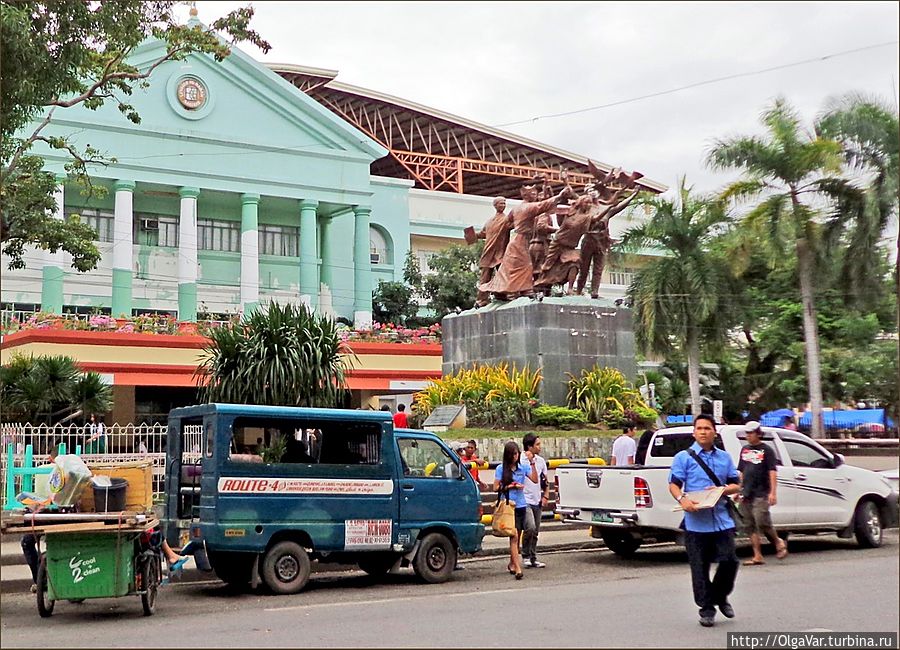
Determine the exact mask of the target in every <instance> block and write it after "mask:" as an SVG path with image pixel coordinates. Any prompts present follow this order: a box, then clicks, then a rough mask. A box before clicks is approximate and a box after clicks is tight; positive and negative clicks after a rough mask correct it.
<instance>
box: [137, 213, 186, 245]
mask: <svg viewBox="0 0 900 650" xmlns="http://www.w3.org/2000/svg"><path fill="white" fill-rule="evenodd" d="M134 216H135V219H134V227H135V231H134V242H135V243H136V244H143V245H144V246H166V247H169V248H177V247H178V218H177V217H167V216H163V215H159V214H144V213H136V214H135V215H134Z"/></svg>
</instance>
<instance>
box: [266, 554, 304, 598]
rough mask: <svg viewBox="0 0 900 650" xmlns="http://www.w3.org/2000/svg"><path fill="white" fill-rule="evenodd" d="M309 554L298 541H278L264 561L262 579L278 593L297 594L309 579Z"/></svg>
mask: <svg viewBox="0 0 900 650" xmlns="http://www.w3.org/2000/svg"><path fill="white" fill-rule="evenodd" d="M310 570H311V567H310V562H309V555H307V553H306V551H304V550H303V547H302V546H300V545H299V544H297V543H296V542H278V543H277V544H275V546H273V547H272V548H270V549H269V552H268V553H266V557H265V559H264V560H263V563H262V579H263V582H265V583H266V586H267V587H269V589H271V590H272V591H273V592H274V593H276V594H296V593H297V592H298V591H300V590H301V589H303V587H305V586H306V583H307V582H308V581H309V573H310Z"/></svg>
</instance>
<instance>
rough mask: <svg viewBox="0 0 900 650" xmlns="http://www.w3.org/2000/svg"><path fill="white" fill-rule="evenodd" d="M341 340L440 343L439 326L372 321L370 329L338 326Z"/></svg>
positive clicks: (436, 324)
mask: <svg viewBox="0 0 900 650" xmlns="http://www.w3.org/2000/svg"><path fill="white" fill-rule="evenodd" d="M338 327H339V329H338V331H339V334H340V337H341V340H343V341H360V342H363V343H440V342H441V326H440V324H438V323H435V324H434V325H430V326H429V327H399V326H397V325H394V324H393V323H372V329H370V330H353V329H350V328H349V327H347V326H346V325H340V326H338Z"/></svg>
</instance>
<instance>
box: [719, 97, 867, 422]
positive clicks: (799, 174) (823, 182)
mask: <svg viewBox="0 0 900 650" xmlns="http://www.w3.org/2000/svg"><path fill="white" fill-rule="evenodd" d="M761 121H762V123H763V125H764V126H765V127H766V129H767V131H768V133H767V134H766V137H765V138H760V137H755V136H741V137H735V138H727V139H724V140H717V141H716V142H715V143H714V145H713V147H712V149H711V150H710V153H709V155H708V157H707V164H708V165H709V166H711V167H712V168H714V169H719V170H724V169H740V170H743V171H744V178H742V179H741V180H739V181H737V182H735V183H732V184H731V185H729V186H728V187H727V188H726V189H725V190H724V192H723V193H722V198H723V199H735V200H740V199H752V198H758V197H762V201H761V202H760V203H759V204H758V205H757V206H756V207H755V208H753V209H752V210H751V211H750V212H749V213H748V214H747V215H746V216H745V217H744V222H745V224H746V225H747V226H748V227H750V228H751V229H756V230H758V231H762V232H764V233H765V234H766V241H767V243H768V245H769V248H770V252H771V253H772V254H773V255H774V256H776V257H777V256H781V255H783V254H784V250H785V248H786V247H787V246H789V245H792V246H793V248H794V252H795V254H796V256H797V274H798V279H799V285H800V302H801V304H802V307H803V338H804V342H805V348H806V349H805V352H806V372H807V385H808V388H809V400H810V407H811V410H812V435H813V437H814V438H822V437H824V435H825V429H824V426H823V422H822V378H821V369H820V362H819V332H818V325H817V322H816V307H815V300H814V294H815V290H816V286H815V284H816V283H815V272H816V268H815V267H816V257H817V255H819V254H820V253H821V252H822V247H823V228H822V224H821V223H820V222H821V217H820V214H819V213H818V212H817V209H816V208H815V207H813V204H814V202H816V201H819V202H821V201H822V200H823V199H825V200H830V201H831V202H832V204H833V205H838V204H845V205H846V204H848V203H853V202H856V201H859V200H860V197H861V192H860V191H859V190H858V189H857V188H856V187H854V186H853V185H852V184H851V183H850V182H849V181H847V180H846V179H844V178H842V177H841V176H840V171H841V166H842V162H843V160H842V148H841V144H840V143H839V142H837V141H835V140H831V139H828V138H825V137H821V136H819V135H816V134H815V133H809V132H806V131H804V130H803V128H802V126H801V124H800V118H799V117H798V115H797V113H796V112H795V111H794V109H793V108H791V106H790V105H788V103H787V102H786V101H785V100H784V99H783V98H778V99H776V100H775V102H774V104H773V105H772V106H771V107H769V108H767V109H766V110H765V111H763V113H762V116H761ZM801 199H802V200H801ZM804 201H805V202H804Z"/></svg>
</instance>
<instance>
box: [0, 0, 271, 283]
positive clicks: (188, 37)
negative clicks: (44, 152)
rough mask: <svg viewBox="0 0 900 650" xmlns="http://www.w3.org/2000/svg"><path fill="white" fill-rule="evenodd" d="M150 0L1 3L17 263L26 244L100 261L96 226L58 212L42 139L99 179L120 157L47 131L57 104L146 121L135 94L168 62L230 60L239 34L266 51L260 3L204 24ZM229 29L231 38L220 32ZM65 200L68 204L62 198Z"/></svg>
mask: <svg viewBox="0 0 900 650" xmlns="http://www.w3.org/2000/svg"><path fill="white" fill-rule="evenodd" d="M180 4H183V3H181V2H177V1H174V0H170V1H161V0H154V1H145V0H97V1H96V2H85V1H84V0H42V1H37V2H35V1H33V0H3V2H2V3H0V78H2V80H3V83H2V84H0V246H2V249H3V253H4V254H6V255H8V256H9V267H10V268H22V267H23V266H24V261H23V259H22V258H23V255H24V251H25V247H26V246H37V247H39V248H43V249H46V250H49V251H51V252H55V251H57V250H60V249H62V250H64V251H66V252H68V253H70V254H71V255H72V266H73V267H74V268H75V269H77V270H79V271H89V270H91V269H93V268H94V267H96V265H97V262H98V261H99V259H100V253H99V251H98V250H97V247H96V246H95V245H94V243H93V239H94V232H93V230H92V229H91V228H90V227H88V226H87V225H86V224H83V223H81V222H80V221H79V220H77V219H70V220H60V219H54V218H52V212H53V211H54V210H55V209H56V201H55V199H54V196H53V193H54V189H55V186H56V181H55V178H54V175H53V174H51V173H49V172H46V171H44V170H43V160H42V158H41V157H40V156H38V155H35V154H34V153H33V152H32V149H33V147H34V146H35V145H36V144H38V143H40V144H41V145H42V146H45V147H48V148H49V149H51V150H56V151H61V152H64V153H65V154H67V155H68V157H69V162H68V163H67V164H66V166H65V169H66V171H67V172H68V174H69V175H70V177H71V178H73V180H74V181H76V182H77V183H79V184H81V185H83V186H85V188H89V189H90V191H93V192H99V191H101V190H100V188H96V187H92V186H91V184H90V176H89V174H88V168H89V167H90V166H92V165H103V164H108V163H109V162H111V161H113V160H114V159H113V158H109V157H107V156H106V154H104V153H101V152H100V151H98V150H96V149H94V148H92V147H90V146H89V145H88V146H87V147H85V148H83V149H78V148H77V147H75V146H74V145H73V144H72V143H71V142H69V140H68V139H67V138H65V137H58V136H48V135H46V134H45V129H46V127H47V125H48V124H50V121H51V120H52V119H53V118H54V116H55V115H56V113H57V111H59V110H63V109H66V108H71V107H73V106H82V107H84V108H88V109H91V110H96V109H97V108H99V107H100V106H102V105H103V104H104V103H105V102H107V101H111V102H113V103H114V104H115V105H116V106H117V108H118V109H119V111H120V112H121V113H122V114H123V115H124V116H125V118H126V119H127V120H129V121H130V122H133V123H135V124H139V123H140V121H141V118H140V115H138V113H137V111H136V110H135V108H134V106H133V105H131V104H130V103H129V96H130V95H131V94H132V93H133V91H134V89H135V88H144V87H146V86H147V85H148V84H149V82H150V76H151V74H152V73H153V71H154V70H155V69H156V68H157V67H159V66H160V65H161V64H162V63H164V62H165V61H177V60H181V59H184V58H185V57H186V56H188V55H189V54H191V53H194V52H202V53H206V54H210V55H212V56H213V57H214V58H215V59H216V60H217V61H222V60H223V59H224V58H225V57H226V56H228V54H229V52H230V45H231V44H233V43H235V42H241V41H249V42H251V43H253V44H255V45H257V46H258V47H259V48H260V49H262V50H263V51H264V52H267V51H268V50H269V49H270V46H269V44H268V43H267V42H266V41H264V40H263V39H262V38H261V37H260V36H259V34H257V33H256V32H255V31H253V30H252V29H251V28H250V19H251V18H252V16H253V9H252V8H250V7H245V8H242V9H236V10H234V11H232V12H230V13H229V14H227V15H226V16H223V17H222V18H219V19H217V20H215V21H213V22H212V24H211V25H210V26H209V27H203V26H201V25H200V24H199V23H198V22H196V21H193V22H189V23H188V24H186V25H185V24H180V23H179V22H178V21H177V19H176V16H175V11H174V10H175V7H176V6H177V5H180ZM218 33H221V34H224V35H226V36H228V37H230V39H231V41H230V42H226V41H225V40H223V39H222V38H220V37H219V36H218V35H217V34H218ZM150 37H153V38H157V39H160V40H162V41H165V43H166V51H165V53H164V54H163V55H162V56H160V57H159V58H158V59H156V60H155V61H151V62H148V63H147V64H145V65H142V66H141V67H140V68H138V67H135V66H134V65H132V64H130V63H128V57H129V55H130V54H131V53H132V52H133V51H134V50H135V48H137V47H138V46H139V45H140V44H141V43H143V42H144V41H145V40H147V39H148V38H150ZM60 207H61V206H60Z"/></svg>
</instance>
